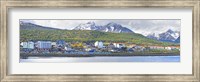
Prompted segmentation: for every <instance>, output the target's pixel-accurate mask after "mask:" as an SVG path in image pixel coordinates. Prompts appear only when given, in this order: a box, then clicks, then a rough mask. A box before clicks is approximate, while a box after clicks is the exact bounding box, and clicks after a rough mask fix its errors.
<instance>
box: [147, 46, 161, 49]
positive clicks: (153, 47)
mask: <svg viewBox="0 0 200 82" xmlns="http://www.w3.org/2000/svg"><path fill="white" fill-rule="evenodd" d="M149 47H150V49H165V47H163V46H149Z"/></svg>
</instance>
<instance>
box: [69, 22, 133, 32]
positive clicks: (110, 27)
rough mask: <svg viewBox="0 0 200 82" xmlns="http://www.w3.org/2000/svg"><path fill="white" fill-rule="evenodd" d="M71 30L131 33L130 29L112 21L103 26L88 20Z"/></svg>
mask: <svg viewBox="0 0 200 82" xmlns="http://www.w3.org/2000/svg"><path fill="white" fill-rule="evenodd" d="M73 30H97V31H102V32H113V33H133V31H132V30H130V29H128V28H126V27H123V26H122V25H120V24H117V23H114V22H111V23H108V24H106V25H104V26H97V25H96V24H95V23H94V22H88V23H86V24H80V25H78V26H77V27H75V28H74V29H73Z"/></svg>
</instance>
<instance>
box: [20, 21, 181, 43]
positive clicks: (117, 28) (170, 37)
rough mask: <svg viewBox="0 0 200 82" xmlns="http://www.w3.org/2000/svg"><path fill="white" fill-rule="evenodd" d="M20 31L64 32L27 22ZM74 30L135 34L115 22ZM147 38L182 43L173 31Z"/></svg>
mask: <svg viewBox="0 0 200 82" xmlns="http://www.w3.org/2000/svg"><path fill="white" fill-rule="evenodd" d="M20 30H62V29H58V28H52V27H45V26H40V25H36V24H33V23H27V22H22V21H21V22H20ZM73 30H91V31H100V32H111V33H134V32H133V31H132V30H130V29H128V28H127V27H123V26H122V25H120V24H117V23H114V22H110V23H108V24H106V25H102V26H100V25H96V24H95V23H94V22H87V23H84V24H79V25H78V26H76V27H75V28H74V29H73ZM145 37H147V38H150V39H154V40H158V41H163V42H173V43H180V32H179V31H173V30H171V29H169V30H167V31H166V32H163V33H160V34H156V33H152V34H149V35H147V36H145Z"/></svg>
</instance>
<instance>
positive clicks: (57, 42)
mask: <svg viewBox="0 0 200 82" xmlns="http://www.w3.org/2000/svg"><path fill="white" fill-rule="evenodd" d="M56 45H57V46H58V47H64V46H65V45H66V42H65V41H64V40H57V41H56Z"/></svg>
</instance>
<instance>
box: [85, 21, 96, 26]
mask: <svg viewBox="0 0 200 82" xmlns="http://www.w3.org/2000/svg"><path fill="white" fill-rule="evenodd" d="M86 24H90V25H95V23H94V22H93V21H90V22H87V23H86Z"/></svg>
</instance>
